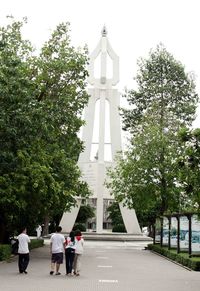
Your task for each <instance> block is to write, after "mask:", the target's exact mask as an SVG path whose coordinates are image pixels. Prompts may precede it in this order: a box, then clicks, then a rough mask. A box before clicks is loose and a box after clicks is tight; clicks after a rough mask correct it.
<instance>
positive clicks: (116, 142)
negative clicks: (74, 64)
mask: <svg viewBox="0 0 200 291" xmlns="http://www.w3.org/2000/svg"><path fill="white" fill-rule="evenodd" d="M88 71H89V78H88V82H89V84H90V85H91V88H89V91H88V92H89V95H90V99H89V103H88V106H87V108H86V109H85V121H86V125H85V126H84V128H83V136H82V140H83V141H84V144H85V150H84V152H82V153H81V154H80V157H79V161H78V164H79V167H80V169H81V171H82V174H83V179H84V180H85V181H86V182H87V183H88V184H89V186H90V189H91V191H92V194H93V195H92V197H91V198H90V204H92V206H95V207H96V219H95V222H94V225H93V226H92V229H93V230H96V232H97V233H102V232H103V231H104V228H106V225H105V222H104V221H105V213H106V207H107V206H108V205H109V204H110V203H112V202H113V198H112V197H111V196H110V193H109V190H108V189H107V188H106V187H105V186H104V181H105V179H106V169H107V168H108V167H110V166H114V157H115V155H116V154H117V152H119V151H121V150H122V145H121V128H120V116H119V102H120V94H119V92H118V90H117V89H115V88H114V86H116V85H117V84H118V82H119V58H118V56H117V55H116V54H115V52H114V51H113V49H112V47H111V45H110V43H109V41H108V38H107V30H106V27H105V26H104V27H103V30H102V35H101V39H100V41H99V43H98V45H97V47H96V48H95V50H94V51H93V52H92V54H91V55H90V64H89V68H88ZM80 204H81V201H80V200H79V201H78V206H77V207H74V208H73V209H72V210H71V211H70V212H66V213H64V215H63V218H62V220H61V223H60V224H61V226H62V228H63V230H64V231H70V230H71V229H72V228H73V225H74V222H75V220H76V217H77V214H78V211H79V207H80ZM120 210H121V214H122V217H123V220H124V224H125V227H126V230H127V233H130V234H141V230H140V227H139V224H138V221H137V217H136V214H135V211H134V210H133V209H131V210H129V209H127V208H125V207H123V205H122V204H120Z"/></svg>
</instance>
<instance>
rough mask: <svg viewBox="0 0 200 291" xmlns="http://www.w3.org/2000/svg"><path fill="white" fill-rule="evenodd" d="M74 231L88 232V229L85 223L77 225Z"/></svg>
mask: <svg viewBox="0 0 200 291" xmlns="http://www.w3.org/2000/svg"><path fill="white" fill-rule="evenodd" d="M73 230H74V231H75V230H80V231H86V227H85V225H84V224H83V223H75V224H74V227H73Z"/></svg>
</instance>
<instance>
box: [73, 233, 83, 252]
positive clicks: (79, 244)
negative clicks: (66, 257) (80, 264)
mask: <svg viewBox="0 0 200 291" xmlns="http://www.w3.org/2000/svg"><path fill="white" fill-rule="evenodd" d="M75 240H76V251H75V253H76V254H79V255H82V254H83V244H84V239H83V238H82V237H81V239H80V238H79V240H78V239H77V238H76V239H75Z"/></svg>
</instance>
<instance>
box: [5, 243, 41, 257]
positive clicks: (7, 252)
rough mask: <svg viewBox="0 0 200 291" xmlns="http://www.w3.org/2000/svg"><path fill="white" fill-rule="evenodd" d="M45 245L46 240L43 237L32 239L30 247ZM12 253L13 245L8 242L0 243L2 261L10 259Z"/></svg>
mask: <svg viewBox="0 0 200 291" xmlns="http://www.w3.org/2000/svg"><path fill="white" fill-rule="evenodd" d="M43 245H44V240H43V239H31V242H30V244H29V249H30V250H32V249H35V248H39V247H42V246H43ZM11 254H12V248H11V245H8V244H4V245H1V244H0V261H7V260H9V259H10V257H11Z"/></svg>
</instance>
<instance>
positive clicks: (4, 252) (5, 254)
mask: <svg viewBox="0 0 200 291" xmlns="http://www.w3.org/2000/svg"><path fill="white" fill-rule="evenodd" d="M10 256H11V246H10V245H0V261H5V260H8V259H9V258H10Z"/></svg>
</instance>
